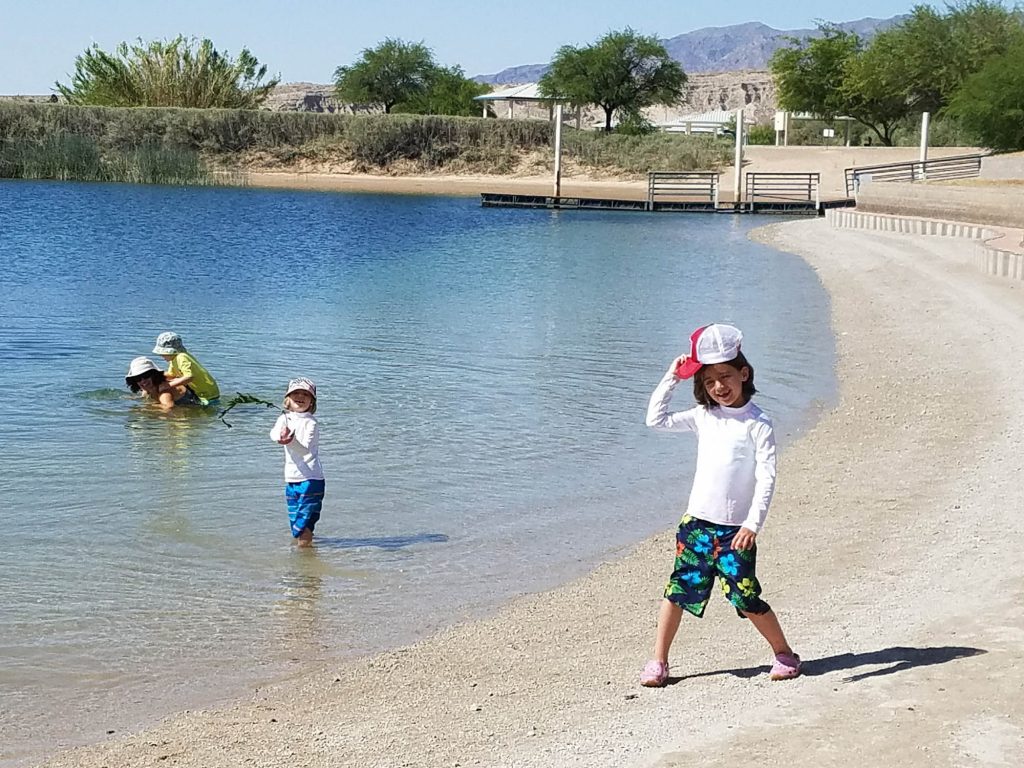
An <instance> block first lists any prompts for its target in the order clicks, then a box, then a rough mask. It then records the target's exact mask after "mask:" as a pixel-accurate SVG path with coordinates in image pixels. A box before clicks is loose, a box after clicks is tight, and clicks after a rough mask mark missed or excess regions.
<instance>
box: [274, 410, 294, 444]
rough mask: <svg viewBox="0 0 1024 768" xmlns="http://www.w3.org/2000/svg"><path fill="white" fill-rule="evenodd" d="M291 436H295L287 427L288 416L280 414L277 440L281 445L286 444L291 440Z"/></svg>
mask: <svg viewBox="0 0 1024 768" xmlns="http://www.w3.org/2000/svg"><path fill="white" fill-rule="evenodd" d="M293 437H295V433H294V432H292V431H291V430H290V429H288V417H287V416H282V417H281V433H280V434H279V435H278V437H277V442H279V443H280V444H281V445H288V443H290V442H291V441H292V438H293Z"/></svg>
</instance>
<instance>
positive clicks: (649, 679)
mask: <svg viewBox="0 0 1024 768" xmlns="http://www.w3.org/2000/svg"><path fill="white" fill-rule="evenodd" d="M667 680H668V663H667V662H664V661H658V660H657V659H651V660H650V661H648V662H647V663H646V664H644V671H643V672H641V673H640V685H642V686H644V687H645V688H661V687H662V686H663V685H665V683H666V681H667Z"/></svg>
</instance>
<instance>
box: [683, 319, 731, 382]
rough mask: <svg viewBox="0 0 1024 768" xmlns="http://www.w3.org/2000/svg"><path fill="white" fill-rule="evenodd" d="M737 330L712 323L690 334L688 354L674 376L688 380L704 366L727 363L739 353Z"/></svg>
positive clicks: (729, 326)
mask: <svg viewBox="0 0 1024 768" xmlns="http://www.w3.org/2000/svg"><path fill="white" fill-rule="evenodd" d="M742 341H743V334H742V333H740V329H739V328H734V327H733V326H731V325H722V324H721V323H712V324H711V325H705V326H704V327H702V328H698V329H697V330H696V331H694V332H693V333H691V334H690V354H688V355H687V356H686V359H684V360H683V361H682V362H681V363H679V365H677V366H676V371H675V373H676V376H678V377H679V378H680V379H689V378H690V377H692V376H693V375H694V374H695V373H696V372H697V371H699V370H700V369H701V368H702V367H703V366H705V365H714V364H715V363H727V362H729V361H730V360H733V359H734V358H735V357H736V355H738V354H739V353H740V342H742Z"/></svg>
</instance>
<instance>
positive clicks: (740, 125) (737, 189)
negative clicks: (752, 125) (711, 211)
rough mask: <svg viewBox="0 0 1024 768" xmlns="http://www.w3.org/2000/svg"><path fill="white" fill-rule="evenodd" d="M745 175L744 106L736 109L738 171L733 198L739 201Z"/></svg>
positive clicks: (735, 177)
mask: <svg viewBox="0 0 1024 768" xmlns="http://www.w3.org/2000/svg"><path fill="white" fill-rule="evenodd" d="M742 176H743V107H740V108H739V109H737V110H736V173H735V176H734V177H733V181H734V184H735V187H734V190H735V191H734V193H733V200H735V201H736V202H737V203H739V202H741V201H742V199H743V198H742V195H741V192H740V179H741V177H742Z"/></svg>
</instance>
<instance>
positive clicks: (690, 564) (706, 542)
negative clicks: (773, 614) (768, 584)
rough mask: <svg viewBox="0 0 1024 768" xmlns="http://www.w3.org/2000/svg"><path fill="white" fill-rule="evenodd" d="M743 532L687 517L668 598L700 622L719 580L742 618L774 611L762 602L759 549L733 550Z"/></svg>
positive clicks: (679, 534) (678, 535)
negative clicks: (758, 563) (757, 571)
mask: <svg viewBox="0 0 1024 768" xmlns="http://www.w3.org/2000/svg"><path fill="white" fill-rule="evenodd" d="M739 530H740V526H738V525H719V524H718V523H709V522H707V521H706V520H699V519H697V518H696V517H690V516H689V515H685V516H684V517H683V519H682V521H681V522H680V523H679V530H678V532H677V533H676V561H675V568H674V570H673V571H672V575H671V576H670V577H669V580H668V586H666V587H665V597H666V598H667V599H669V600H671V601H672V602H673V603H675V604H676V605H678V606H679V607H680V608H682V609H683V610H684V611H689V612H690V613H692V614H693V615H694V616H696V617H698V618H700V617H701V616H703V615H704V609H705V608H706V607H707V604H708V600H709V599H710V598H711V587H712V586H714V583H715V576H717V577H718V578H719V580H720V581H721V583H722V592H723V593H724V594H725V596H726V598H728V600H729V602H730V603H732V605H733V607H734V608H735V609H736V613H737V614H738V615H739V616H740V618H744V617H743V613H742V612H743V611H745V612H747V613H767V612H768V611H770V610H771V608H770V607H769V606H768V603H766V602H765V601H764V600H762V599H761V584H760V583H759V582H758V580H757V576H756V574H755V571H756V566H757V546H756V545H755V546H754V547H752V548H750V549H733V548H732V539H733V537H734V536H735V535H736V534H737V533H738V532H739Z"/></svg>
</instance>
